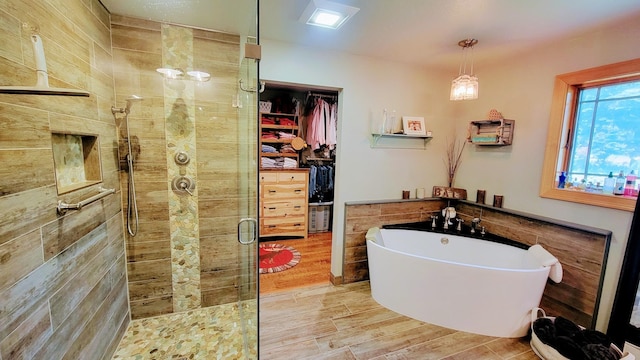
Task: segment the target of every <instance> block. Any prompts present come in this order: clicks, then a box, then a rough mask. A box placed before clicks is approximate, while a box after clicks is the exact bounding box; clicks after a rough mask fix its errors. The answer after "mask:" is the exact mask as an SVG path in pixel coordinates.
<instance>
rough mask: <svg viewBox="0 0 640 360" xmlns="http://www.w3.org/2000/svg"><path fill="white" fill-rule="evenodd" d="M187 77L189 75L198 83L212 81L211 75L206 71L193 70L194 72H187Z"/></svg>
mask: <svg viewBox="0 0 640 360" xmlns="http://www.w3.org/2000/svg"><path fill="white" fill-rule="evenodd" d="M187 75H189V76H190V77H191V79H193V80H196V81H202V82H205V81H209V79H211V74H209V73H208V72H204V71H198V70H193V71H187Z"/></svg>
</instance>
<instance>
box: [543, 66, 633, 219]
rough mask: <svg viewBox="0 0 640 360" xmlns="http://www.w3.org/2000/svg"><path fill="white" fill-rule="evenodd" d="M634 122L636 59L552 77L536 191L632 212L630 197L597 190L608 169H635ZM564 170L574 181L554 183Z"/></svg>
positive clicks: (610, 170)
mask: <svg viewBox="0 0 640 360" xmlns="http://www.w3.org/2000/svg"><path fill="white" fill-rule="evenodd" d="M638 125H640V59H636V60H631V61H626V62H621V63H616V64H611V65H605V66H601V67H597V68H592V69H587V70H582V71H577V72H574V73H569V74H563V75H558V76H556V80H555V86H554V92H553V99H552V106H551V118H550V121H549V132H548V135H547V147H546V152H545V161H544V167H543V172H542V184H541V187H540V196H542V197H546V198H552V199H558V200H565V201H573V202H578V203H583V204H590V205H597V206H603V207H609V208H614V209H621V210H628V211H633V209H634V207H635V202H636V199H635V198H633V197H621V196H613V195H604V194H602V193H599V192H598V191H599V190H600V189H601V188H602V185H603V184H604V178H605V177H606V176H607V175H608V174H609V172H613V174H614V176H616V175H617V174H618V172H619V171H620V170H622V171H623V172H624V173H625V174H626V173H627V172H629V171H630V170H635V173H636V174H637V173H638V171H640V130H636V129H639V128H640V127H639V126H638ZM563 171H565V172H566V175H567V182H577V183H578V185H579V186H576V187H575V188H574V189H560V188H558V185H557V182H558V177H559V175H560V174H561V173H562V172H563ZM583 180H584V183H583ZM598 185H599V186H598ZM587 187H588V188H589V190H588V191H587V189H585V188H587Z"/></svg>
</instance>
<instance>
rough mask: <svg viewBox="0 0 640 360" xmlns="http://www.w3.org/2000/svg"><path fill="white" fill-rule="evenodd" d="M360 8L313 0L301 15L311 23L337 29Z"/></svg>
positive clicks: (306, 21) (301, 18)
mask: <svg viewBox="0 0 640 360" xmlns="http://www.w3.org/2000/svg"><path fill="white" fill-rule="evenodd" d="M358 11H360V9H359V8H356V7H353V6H348V5H343V4H338V3H334V2H331V1H326V0H311V1H310V2H309V5H307V8H306V9H305V10H304V12H303V13H302V15H301V16H300V21H301V22H304V23H306V24H309V25H314V26H320V27H325V28H329V29H337V28H339V27H340V26H342V25H343V24H344V23H345V22H346V21H347V20H349V19H350V18H351V17H352V16H353V15H355V14H356V13H357V12H358Z"/></svg>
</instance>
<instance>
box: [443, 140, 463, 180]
mask: <svg viewBox="0 0 640 360" xmlns="http://www.w3.org/2000/svg"><path fill="white" fill-rule="evenodd" d="M466 144H467V142H466V141H464V140H463V141H462V142H460V141H451V142H449V143H448V145H447V157H446V158H445V159H444V162H445V166H446V167H447V177H448V179H447V180H448V181H449V187H451V186H452V185H453V180H454V178H455V177H456V171H458V167H459V166H460V163H461V162H462V151H463V150H464V147H465V145H466Z"/></svg>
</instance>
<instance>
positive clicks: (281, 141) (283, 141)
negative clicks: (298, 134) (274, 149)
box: [262, 139, 293, 144]
mask: <svg viewBox="0 0 640 360" xmlns="http://www.w3.org/2000/svg"><path fill="white" fill-rule="evenodd" d="M291 140H293V139H262V143H264V144H267V143H271V144H291Z"/></svg>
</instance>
